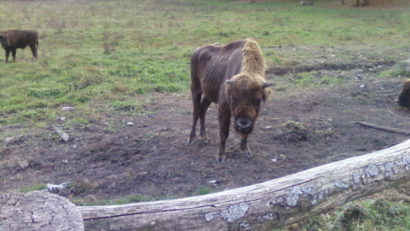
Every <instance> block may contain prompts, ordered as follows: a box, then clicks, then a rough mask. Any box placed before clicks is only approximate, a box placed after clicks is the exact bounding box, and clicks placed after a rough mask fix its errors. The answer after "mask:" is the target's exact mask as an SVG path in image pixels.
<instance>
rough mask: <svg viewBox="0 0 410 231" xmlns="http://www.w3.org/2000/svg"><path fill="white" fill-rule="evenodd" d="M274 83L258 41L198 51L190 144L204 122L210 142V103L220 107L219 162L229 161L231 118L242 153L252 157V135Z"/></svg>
mask: <svg viewBox="0 0 410 231" xmlns="http://www.w3.org/2000/svg"><path fill="white" fill-rule="evenodd" d="M271 85H272V84H271V83H268V82H266V80H265V60H264V58H263V56H262V52H261V50H260V48H259V45H258V44H257V42H256V41H254V40H252V39H244V40H239V41H235V42H232V43H229V44H227V45H225V46H217V45H208V46H203V47H200V48H197V49H196V50H195V51H194V53H193V55H192V57H191V93H192V102H193V109H194V110H193V122H192V128H191V133H190V136H189V140H188V143H192V141H193V140H194V139H195V136H196V124H197V121H198V119H200V136H201V138H202V139H204V141H205V142H206V143H207V140H208V137H207V134H206V129H205V114H206V111H207V109H208V107H209V106H210V104H211V103H212V102H213V103H216V104H218V105H219V106H218V120H219V127H220V128H219V132H220V145H219V151H218V152H217V154H216V155H215V158H216V160H217V161H221V162H222V161H224V160H225V158H226V157H225V144H226V139H227V138H228V136H229V126H230V120H231V117H233V119H234V128H235V131H236V132H238V133H239V134H240V135H241V137H242V140H241V150H242V151H244V152H246V153H247V155H248V156H252V152H251V151H250V149H249V146H248V141H247V140H248V135H249V134H251V133H252V131H253V128H254V124H255V121H256V119H257V117H258V115H259V111H260V107H261V102H264V101H265V100H266V98H267V96H268V95H269V94H270V92H271V91H270V90H269V89H268V87H269V86H271Z"/></svg>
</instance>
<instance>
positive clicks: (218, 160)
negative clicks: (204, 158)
mask: <svg viewBox="0 0 410 231" xmlns="http://www.w3.org/2000/svg"><path fill="white" fill-rule="evenodd" d="M215 161H216V162H217V163H223V162H225V157H224V156H215Z"/></svg>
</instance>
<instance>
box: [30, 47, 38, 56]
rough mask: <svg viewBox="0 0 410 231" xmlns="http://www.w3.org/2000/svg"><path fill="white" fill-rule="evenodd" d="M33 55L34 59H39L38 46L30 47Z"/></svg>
mask: <svg viewBox="0 0 410 231" xmlns="http://www.w3.org/2000/svg"><path fill="white" fill-rule="evenodd" d="M30 49H31V53H32V54H33V57H34V58H37V46H36V45H30Z"/></svg>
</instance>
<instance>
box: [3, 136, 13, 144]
mask: <svg viewBox="0 0 410 231" xmlns="http://www.w3.org/2000/svg"><path fill="white" fill-rule="evenodd" d="M13 140H14V138H13V137H6V139H4V141H5V142H6V144H8V143H11V142H12V141H13Z"/></svg>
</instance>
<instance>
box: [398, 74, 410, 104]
mask: <svg viewBox="0 0 410 231" xmlns="http://www.w3.org/2000/svg"><path fill="white" fill-rule="evenodd" d="M398 103H399V105H400V106H401V107H406V108H410V79H407V80H406V81H404V84H403V88H402V89H401V92H400V95H399V99H398Z"/></svg>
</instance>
